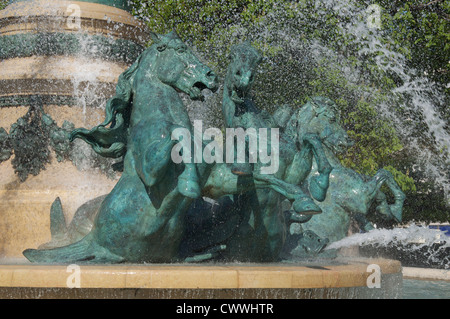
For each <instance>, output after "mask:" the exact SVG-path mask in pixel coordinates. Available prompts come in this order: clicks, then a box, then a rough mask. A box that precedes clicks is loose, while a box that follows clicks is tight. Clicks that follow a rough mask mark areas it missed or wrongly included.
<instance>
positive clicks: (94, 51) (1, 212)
mask: <svg viewBox="0 0 450 319" xmlns="http://www.w3.org/2000/svg"><path fill="white" fill-rule="evenodd" d="M148 41H149V36H148V31H147V30H146V27H145V25H144V24H143V23H142V22H140V21H139V20H136V19H135V18H134V17H133V16H132V14H131V7H130V6H129V5H128V1H126V0H97V1H95V0H94V1H61V0H59V1H58V0H18V1H11V2H10V4H9V5H8V6H7V7H6V8H5V9H4V10H2V11H0V198H1V199H0V258H2V257H3V258H9V259H11V258H12V259H14V258H21V257H22V251H23V250H24V249H25V248H29V247H37V246H38V245H39V244H41V243H43V242H47V241H48V240H49V239H50V208H51V205H52V203H53V202H54V201H55V199H56V198H57V197H59V198H60V200H61V202H62V205H63V208H64V212H65V214H66V216H65V217H66V220H67V221H68V222H69V221H70V220H71V218H72V216H73V214H74V213H75V211H76V209H77V208H78V207H79V206H80V205H82V204H83V203H85V202H86V201H88V200H90V199H93V198H96V197H98V196H101V195H103V194H107V193H109V192H110V190H111V189H112V187H113V186H114V185H115V183H116V182H117V178H118V177H119V176H118V174H119V173H116V172H114V170H113V169H112V168H111V167H112V165H113V163H109V162H107V161H105V162H98V160H97V159H96V158H91V157H90V156H92V154H90V153H88V149H87V148H83V147H82V145H78V146H77V145H76V144H73V143H72V144H71V143H69V141H68V140H67V133H68V132H69V131H70V130H71V129H73V128H75V127H92V126H94V125H96V124H98V123H100V122H102V121H103V118H104V105H105V102H106V100H107V99H108V98H109V97H111V96H112V95H113V94H114V91H115V86H116V82H117V80H118V77H119V75H120V74H121V73H122V72H123V71H124V70H126V68H127V67H128V66H129V65H131V64H132V62H133V61H134V60H135V59H136V58H137V57H138V56H139V54H140V53H141V52H142V51H143V49H144V48H145V46H146V44H147V42H148ZM110 166H111V167H110Z"/></svg>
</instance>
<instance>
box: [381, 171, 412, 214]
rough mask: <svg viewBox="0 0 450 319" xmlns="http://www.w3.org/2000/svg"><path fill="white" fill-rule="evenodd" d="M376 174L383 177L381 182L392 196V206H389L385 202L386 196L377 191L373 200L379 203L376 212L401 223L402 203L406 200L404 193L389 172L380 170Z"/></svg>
mask: <svg viewBox="0 0 450 319" xmlns="http://www.w3.org/2000/svg"><path fill="white" fill-rule="evenodd" d="M377 174H381V175H383V176H384V178H383V180H384V181H385V182H386V185H387V186H388V187H389V189H390V191H391V192H392V194H393V195H394V204H391V205H389V204H388V202H387V200H386V195H385V194H384V193H383V192H381V191H378V192H377V195H376V197H375V199H376V200H377V202H378V203H379V205H378V206H377V211H378V212H380V213H382V214H384V215H387V216H390V217H394V218H395V219H396V220H397V221H398V222H401V221H402V210H403V203H404V201H405V198H406V196H405V193H403V191H402V190H401V188H400V187H399V186H398V184H397V182H396V181H395V179H394V176H392V174H391V173H390V172H389V171H387V170H385V169H380V170H379V171H378V172H377Z"/></svg>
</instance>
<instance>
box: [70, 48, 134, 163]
mask: <svg viewBox="0 0 450 319" xmlns="http://www.w3.org/2000/svg"><path fill="white" fill-rule="evenodd" d="M141 57H142V55H140V56H139V57H138V59H137V60H136V61H135V62H134V63H133V64H132V65H131V66H130V67H129V68H128V69H127V70H126V71H125V72H123V73H122V74H121V75H120V76H119V80H118V83H117V86H116V94H115V95H114V96H113V97H112V98H111V99H109V100H108V102H107V103H106V107H105V120H104V121H103V123H101V124H100V125H98V126H96V127H94V128H93V129H91V130H87V129H85V128H79V129H76V130H74V131H72V132H71V133H70V137H69V139H70V141H71V142H72V141H73V140H75V139H76V138H80V139H82V140H84V141H85V142H86V143H88V144H89V145H91V147H92V149H93V150H94V151H95V152H96V153H97V154H100V155H101V156H104V157H111V158H118V157H121V156H123V155H124V154H125V152H126V146H127V145H126V143H127V129H128V126H129V121H130V114H131V107H132V100H133V81H134V76H135V74H136V72H137V70H138V69H139V64H140V62H141ZM109 124H111V125H110V127H109V128H107V126H108V125H109Z"/></svg>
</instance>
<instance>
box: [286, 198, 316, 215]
mask: <svg viewBox="0 0 450 319" xmlns="http://www.w3.org/2000/svg"><path fill="white" fill-rule="evenodd" d="M292 208H293V209H294V211H295V212H296V213H298V214H302V215H306V216H309V215H316V214H320V213H322V210H321V209H320V207H319V206H317V205H316V204H315V203H314V202H313V201H312V199H310V198H309V197H302V198H299V199H296V200H295V201H294V203H293V204H292Z"/></svg>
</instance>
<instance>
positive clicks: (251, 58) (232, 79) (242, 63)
mask: <svg viewBox="0 0 450 319" xmlns="http://www.w3.org/2000/svg"><path fill="white" fill-rule="evenodd" d="M229 58H230V64H229V67H228V71H227V72H228V74H227V77H226V81H227V83H226V84H227V87H228V89H229V90H230V92H229V93H230V97H231V99H232V100H233V102H235V103H244V98H245V97H246V95H247V94H248V92H249V91H250V89H251V87H252V85H253V82H254V79H255V75H254V74H255V71H256V68H257V67H258V65H259V64H260V63H261V61H262V56H261V54H260V52H259V51H258V50H257V49H255V48H254V47H252V46H251V44H250V43H249V42H244V43H241V44H238V45H234V46H232V47H231V52H230V55H229Z"/></svg>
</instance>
